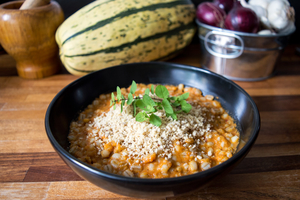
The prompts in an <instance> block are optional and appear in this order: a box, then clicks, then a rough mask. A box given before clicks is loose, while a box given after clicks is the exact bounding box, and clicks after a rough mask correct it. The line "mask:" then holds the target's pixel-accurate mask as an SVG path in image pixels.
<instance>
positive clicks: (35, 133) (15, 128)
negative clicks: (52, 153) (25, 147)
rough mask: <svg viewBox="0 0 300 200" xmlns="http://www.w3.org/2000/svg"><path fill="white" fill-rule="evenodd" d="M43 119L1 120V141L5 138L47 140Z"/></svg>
mask: <svg viewBox="0 0 300 200" xmlns="http://www.w3.org/2000/svg"><path fill="white" fill-rule="evenodd" d="M46 139H47V135H46V131H45V126H44V120H43V119H3V120H0V141H3V140H46Z"/></svg>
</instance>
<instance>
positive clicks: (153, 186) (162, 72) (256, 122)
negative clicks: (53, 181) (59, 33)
mask: <svg viewBox="0 0 300 200" xmlns="http://www.w3.org/2000/svg"><path fill="white" fill-rule="evenodd" d="M132 80H135V81H136V82H137V83H145V84H148V83H159V84H172V85H178V84H180V83H183V84H184V85H185V86H190V87H195V88H199V89H200V90H201V91H202V92H203V93H204V95H206V94H211V95H214V96H216V97H218V98H219V101H220V102H221V104H222V105H223V107H224V108H225V109H226V110H227V111H228V112H229V113H230V115H231V116H232V117H233V118H234V119H235V120H236V122H237V125H238V127H239V130H240V134H241V137H240V138H241V139H242V140H244V141H245V142H246V144H245V145H243V147H241V146H240V147H239V149H238V152H237V153H236V154H234V155H233V157H232V158H230V159H229V160H227V161H226V162H224V163H222V164H220V165H218V166H215V167H212V168H211V169H208V170H206V171H203V172H199V173H196V174H193V175H188V176H182V177H177V178H165V179H141V178H129V177H124V176H119V175H115V174H111V173H108V172H105V171H101V170H98V169H96V168H94V167H92V166H90V165H88V164H85V163H83V162H81V161H79V160H78V159H76V158H75V157H74V156H72V155H71V154H70V153H68V145H69V143H68V139H67V135H68V133H69V125H70V123H71V121H72V120H73V119H75V118H76V117H77V116H78V114H79V111H81V110H83V109H84V108H85V107H86V106H87V105H88V104H90V103H91V102H92V101H93V100H94V99H95V98H96V97H98V96H99V95H100V94H102V93H108V92H112V91H115V90H116V86H120V87H128V86H129V85H130V84H131V82H132ZM45 126H46V131H47V135H48V138H49V140H50V142H51V144H52V145H53V147H54V149H55V150H56V151H57V153H58V154H59V155H60V157H61V158H62V159H63V160H64V161H65V162H66V163H67V165H68V166H69V167H71V168H72V169H73V170H74V171H75V172H76V173H77V174H78V175H79V176H81V177H82V178H84V179H86V180H88V181H90V182H91V183H93V184H95V185H97V186H99V187H101V188H103V189H106V190H108V191H111V192H114V193H118V194H121V195H126V196H131V197H148V198H149V197H152V198H154V197H170V196H174V195H180V194H185V193H188V192H193V191H196V190H198V189H201V188H203V187H204V186H206V185H208V184H209V183H211V182H213V181H214V180H216V178H218V177H220V176H221V175H224V174H226V173H228V172H229V171H230V170H232V169H233V168H234V167H235V166H236V165H237V164H238V163H239V162H240V161H242V159H243V158H244V157H245V156H246V155H247V153H248V152H249V150H250V149H251V147H252V145H253V144H254V142H255V140H256V138H257V135H258V132H259V129H260V116H259V112H258V109H257V107H256V105H255V103H254V101H253V100H252V98H251V97H250V96H249V95H248V94H247V93H246V92H245V91H244V90H243V89H242V88H240V87H239V86H238V85H236V84H235V83H234V82H232V81H230V80H228V79H226V78H224V77H222V76H220V75H217V74H215V73H212V72H209V71H206V70H203V69H200V68H196V67H191V66H185V65H180V64H171V63H164V62H148V63H135V64H126V65H120V66H115V67H111V68H107V69H103V70H100V71H97V72H94V73H91V74H88V75H86V76H84V77H82V78H79V79H78V80H76V81H74V82H73V83H71V84H70V85H68V86H66V87H65V88H64V89H63V90H62V91H60V92H59V93H58V94H57V95H56V97H55V98H54V99H53V100H52V102H51V103H50V105H49V107H48V110H47V113H46V119H45Z"/></svg>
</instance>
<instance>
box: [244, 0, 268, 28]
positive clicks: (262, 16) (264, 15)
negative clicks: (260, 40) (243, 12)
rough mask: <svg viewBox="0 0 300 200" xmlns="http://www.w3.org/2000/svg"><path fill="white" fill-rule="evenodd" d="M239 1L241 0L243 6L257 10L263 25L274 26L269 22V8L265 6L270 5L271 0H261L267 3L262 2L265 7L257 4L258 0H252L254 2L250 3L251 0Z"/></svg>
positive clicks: (256, 12)
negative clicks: (247, 0)
mask: <svg viewBox="0 0 300 200" xmlns="http://www.w3.org/2000/svg"><path fill="white" fill-rule="evenodd" d="M239 1H240V3H241V4H242V6H243V7H246V8H250V9H251V10H253V11H254V12H255V14H256V15H257V17H258V18H259V20H260V22H261V24H262V25H263V27H265V28H267V29H271V28H272V27H271V24H270V23H269V20H268V12H267V9H265V8H264V7H267V6H268V2H269V1H270V0H260V1H261V2H265V3H262V5H263V6H264V7H262V6H261V5H259V4H258V3H257V4H256V2H257V1H256V0H252V4H250V1H249V3H247V2H246V1H245V0H239ZM254 2H255V3H254Z"/></svg>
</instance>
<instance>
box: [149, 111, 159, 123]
mask: <svg viewBox="0 0 300 200" xmlns="http://www.w3.org/2000/svg"><path fill="white" fill-rule="evenodd" d="M149 121H150V123H151V124H153V125H154V126H160V125H161V119H160V118H159V117H158V116H157V115H155V114H151V115H150V119H149Z"/></svg>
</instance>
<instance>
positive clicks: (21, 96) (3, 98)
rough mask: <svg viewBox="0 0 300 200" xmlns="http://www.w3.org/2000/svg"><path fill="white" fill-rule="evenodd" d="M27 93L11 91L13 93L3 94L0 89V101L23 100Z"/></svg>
mask: <svg viewBox="0 0 300 200" xmlns="http://www.w3.org/2000/svg"><path fill="white" fill-rule="evenodd" d="M26 97H27V95H26V94H18V93H13V94H8V95H6V94H3V93H2V91H1V90H0V102H1V103H7V102H23V101H24V100H25V99H26Z"/></svg>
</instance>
